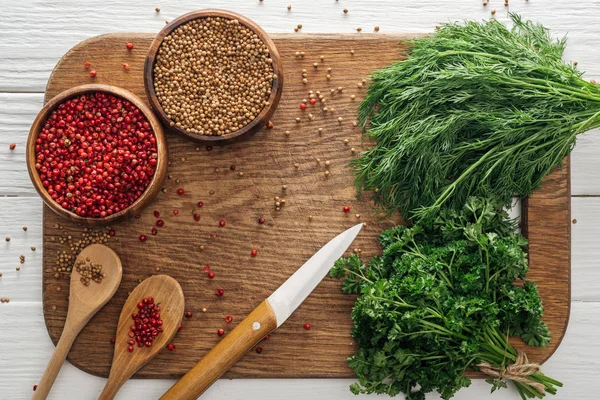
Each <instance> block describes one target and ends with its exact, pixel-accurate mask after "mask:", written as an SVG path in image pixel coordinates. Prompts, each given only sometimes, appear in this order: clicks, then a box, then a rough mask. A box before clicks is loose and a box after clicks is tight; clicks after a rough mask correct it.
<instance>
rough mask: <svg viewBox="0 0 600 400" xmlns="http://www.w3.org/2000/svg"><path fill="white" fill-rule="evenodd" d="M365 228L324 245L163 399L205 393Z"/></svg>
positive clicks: (177, 399)
mask: <svg viewBox="0 0 600 400" xmlns="http://www.w3.org/2000/svg"><path fill="white" fill-rule="evenodd" d="M362 226H363V225H362V224H358V225H355V226H353V227H352V228H350V229H348V230H346V231H345V232H343V233H341V234H339V235H338V236H336V237H335V238H333V239H332V240H331V241H330V242H329V243H327V244H326V245H325V246H323V247H322V248H321V249H320V250H319V251H318V252H317V253H316V254H315V255H314V256H312V257H311V258H310V259H309V260H308V261H307V262H305V263H304V265H303V266H302V267H300V268H299V269H298V270H297V271H296V272H294V274H293V275H292V276H290V277H289V278H288V280H287V281H285V282H284V283H283V285H281V286H280V287H279V288H278V289H277V290H275V291H274V292H273V294H271V296H269V298H267V299H266V300H264V301H263V302H262V303H260V304H259V305H258V307H256V308H255V309H254V310H253V311H252V312H251V313H250V314H249V315H248V316H247V317H246V318H244V320H242V322H240V323H239V324H238V326H236V327H235V329H233V330H232V331H231V332H230V333H229V334H228V335H227V336H225V338H224V339H223V340H221V341H220V342H219V344H217V345H216V346H215V347H214V348H213V349H212V350H211V351H210V352H208V354H206V355H205V356H204V358H202V359H201V360H200V361H199V362H198V363H197V364H196V365H195V366H194V367H193V368H192V369H191V370H189V371H188V373H187V374H185V375H184V376H183V377H182V378H181V379H180V380H179V381H178V382H177V383H176V384H175V385H173V387H171V389H169V391H168V392H167V393H165V394H164V395H163V396H162V397H161V398H160V399H161V400H193V399H196V398H197V397H198V396H200V395H201V394H202V393H204V391H205V390H206V389H208V388H209V386H210V385H212V384H213V383H214V382H215V381H216V380H217V379H218V378H219V377H220V376H221V375H223V374H224V373H225V372H226V371H227V370H229V369H230V368H231V367H232V366H233V364H235V363H236V362H237V361H238V360H239V359H240V358H242V356H243V355H244V354H246V353H247V352H248V350H250V349H251V348H252V347H253V346H254V345H255V344H256V343H258V342H259V341H260V340H262V339H263V338H264V337H265V336H266V335H268V334H269V333H271V332H272V331H274V330H275V329H277V328H279V327H280V326H281V324H283V323H284V322H285V321H286V320H287V319H288V318H289V316H290V315H291V314H292V313H293V312H294V311H295V310H296V308H298V306H299V305H300V304H302V302H303V301H304V299H306V297H308V295H309V294H310V293H311V292H312V291H313V290H314V288H315V287H316V286H317V285H318V284H319V282H321V280H322V279H323V278H324V277H325V275H327V272H328V271H329V270H330V269H331V267H333V263H334V262H335V261H336V260H337V259H338V258H340V257H341V256H342V255H343V254H344V252H345V251H346V249H348V247H350V244H351V243H352V242H353V241H354V239H355V238H356V236H357V235H358V232H360V230H361V228H362Z"/></svg>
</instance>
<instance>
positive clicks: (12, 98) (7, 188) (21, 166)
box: [0, 53, 43, 196]
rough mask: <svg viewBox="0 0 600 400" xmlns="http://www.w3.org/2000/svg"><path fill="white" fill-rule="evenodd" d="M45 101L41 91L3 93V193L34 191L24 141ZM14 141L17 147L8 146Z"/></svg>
mask: <svg viewBox="0 0 600 400" xmlns="http://www.w3.org/2000/svg"><path fill="white" fill-rule="evenodd" d="M0 54H1V53H0ZM0 58H1V57H0ZM42 104H43V95H42V94H37V93H36V94H12V93H11V94H9V93H0V196H7V195H9V196H15V195H18V196H33V195H35V189H34V188H33V186H32V184H31V182H30V180H29V175H28V174H27V165H26V163H25V143H26V142H27V135H28V134H29V127H30V126H31V123H32V122H33V120H34V119H35V116H36V115H37V113H38V111H39V110H40V108H41V107H42ZM11 143H15V144H16V145H17V147H15V149H14V150H9V145H10V144H11Z"/></svg>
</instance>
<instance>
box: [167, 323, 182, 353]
mask: <svg viewBox="0 0 600 400" xmlns="http://www.w3.org/2000/svg"><path fill="white" fill-rule="evenodd" d="M179 326H181V325H179ZM167 350H169V351H175V345H174V344H173V343H169V344H168V345H167Z"/></svg>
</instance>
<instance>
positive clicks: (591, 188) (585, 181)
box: [571, 129, 600, 196]
mask: <svg viewBox="0 0 600 400" xmlns="http://www.w3.org/2000/svg"><path fill="white" fill-rule="evenodd" d="M599 171H600V129H594V130H592V131H590V132H587V133H584V134H581V135H579V137H578V138H577V145H576V146H575V149H574V150H573V152H572V153H571V194H572V195H573V196H582V195H584V196H585V195H600V173H599Z"/></svg>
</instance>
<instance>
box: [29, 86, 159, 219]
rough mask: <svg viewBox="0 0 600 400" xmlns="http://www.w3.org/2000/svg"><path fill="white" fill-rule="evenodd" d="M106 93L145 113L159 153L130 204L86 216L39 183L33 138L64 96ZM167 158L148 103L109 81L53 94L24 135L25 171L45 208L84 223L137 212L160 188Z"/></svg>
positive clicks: (123, 216) (124, 216) (155, 119)
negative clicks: (102, 214)
mask: <svg viewBox="0 0 600 400" xmlns="http://www.w3.org/2000/svg"><path fill="white" fill-rule="evenodd" d="M96 92H100V93H108V94H111V95H113V96H116V97H119V98H122V99H125V100H128V101H129V102H130V103H131V104H133V105H134V106H136V107H137V108H139V110H140V111H141V112H142V114H143V115H144V117H146V119H147V120H148V123H149V124H150V126H151V127H152V131H153V133H154V137H155V138H156V153H157V154H158V159H157V161H158V162H157V164H156V169H155V173H154V175H153V176H152V180H151V181H150V183H149V184H148V187H147V188H146V190H145V191H144V193H142V195H141V196H140V197H138V198H137V199H136V200H135V201H134V202H133V203H132V204H131V205H130V206H129V207H127V208H126V209H124V210H121V211H119V212H117V213H114V214H112V215H109V216H107V217H105V218H86V217H82V216H80V215H77V214H76V213H74V212H72V211H70V210H67V209H65V208H63V207H62V206H61V205H60V204H59V203H57V202H56V201H54V200H53V199H52V196H50V195H49V194H48V191H47V190H46V188H44V185H43V184H42V179H41V178H40V175H39V173H38V171H37V169H36V168H35V165H36V163H37V159H36V154H35V146H36V140H37V139H38V136H39V134H40V131H41V130H42V128H43V127H44V124H45V123H46V120H47V119H48V117H49V116H50V114H51V113H52V112H53V111H54V110H55V109H56V107H58V106H59V105H60V104H62V103H64V102H65V101H66V100H68V99H71V98H73V97H78V96H81V95H83V94H86V93H96ZM167 160H168V151H167V143H166V139H165V134H164V132H163V128H162V125H161V124H160V122H159V121H158V118H156V116H155V115H154V113H153V112H152V110H151V108H150V107H148V104H146V103H145V102H143V101H142V99H140V98H139V97H138V96H136V95H134V94H133V93H131V92H129V91H128V90H125V89H122V88H120V87H116V86H111V85H99V84H85V85H79V86H75V87H72V88H69V89H66V90H64V91H62V92H60V93H59V94H57V95H56V96H54V97H53V98H52V99H50V100H46V104H44V107H43V108H42V109H41V110H40V112H39V113H38V115H37V117H36V118H35V120H34V121H33V124H32V125H31V129H30V130H29V137H28V138H27V171H28V172H29V177H30V179H31V182H32V183H33V186H34V187H35V190H37V192H38V194H39V195H40V197H41V198H42V200H44V203H46V205H47V206H48V208H50V209H52V210H53V211H54V212H56V213H57V214H59V215H62V216H63V217H67V218H69V219H71V220H73V221H75V222H80V223H84V224H87V225H92V226H94V225H107V224H110V223H115V222H118V221H122V220H124V219H126V218H131V217H133V216H134V215H136V214H137V213H138V212H140V211H141V210H142V209H143V208H144V207H145V206H146V205H148V203H150V202H151V201H152V200H153V199H154V198H155V197H156V195H157V194H158V192H160V189H161V187H162V185H163V183H164V181H165V178H166V177H167V162H168V161H167Z"/></svg>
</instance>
